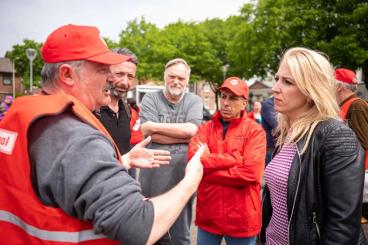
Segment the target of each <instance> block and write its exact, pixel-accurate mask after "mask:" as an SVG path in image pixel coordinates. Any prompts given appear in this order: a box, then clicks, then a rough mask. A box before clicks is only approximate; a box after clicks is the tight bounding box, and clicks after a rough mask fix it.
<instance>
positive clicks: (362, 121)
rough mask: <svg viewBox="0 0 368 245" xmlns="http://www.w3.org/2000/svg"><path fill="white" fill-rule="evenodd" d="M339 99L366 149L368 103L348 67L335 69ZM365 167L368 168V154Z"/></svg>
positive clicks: (367, 214)
mask: <svg viewBox="0 0 368 245" xmlns="http://www.w3.org/2000/svg"><path fill="white" fill-rule="evenodd" d="M335 78H336V82H337V83H338V86H337V100H338V102H339V105H340V115H341V118H342V120H343V121H344V122H346V124H347V125H348V126H349V127H350V128H351V129H352V130H353V131H354V132H355V134H356V135H357V137H358V139H359V141H360V143H361V144H362V146H363V147H364V149H366V151H367V149H368V105H367V103H366V102H365V101H364V100H362V99H360V98H359V97H358V96H356V94H355V91H356V90H357V85H358V81H357V79H356V75H355V73H354V72H353V71H351V70H349V69H346V68H338V69H336V70H335ZM365 169H366V170H367V169H368V155H367V154H366V160H365ZM364 201H368V200H364ZM363 216H364V217H362V219H361V221H362V223H368V220H367V218H368V204H367V203H363Z"/></svg>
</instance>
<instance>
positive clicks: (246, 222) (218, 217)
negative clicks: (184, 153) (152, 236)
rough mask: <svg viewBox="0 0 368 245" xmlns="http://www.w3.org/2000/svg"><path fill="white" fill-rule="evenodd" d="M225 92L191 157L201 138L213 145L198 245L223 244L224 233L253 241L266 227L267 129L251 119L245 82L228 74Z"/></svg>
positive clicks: (201, 190)
mask: <svg viewBox="0 0 368 245" xmlns="http://www.w3.org/2000/svg"><path fill="white" fill-rule="evenodd" d="M220 92H221V97H220V110H219V111H218V112H217V113H216V114H215V115H214V116H213V118H212V120H211V121H208V122H206V123H204V124H202V125H201V126H200V127H199V129H198V132H197V134H196V135H195V136H194V137H193V138H192V140H191V141H190V143H189V150H188V152H189V153H188V156H189V158H191V157H192V156H193V155H194V154H195V150H197V149H198V147H199V145H201V144H202V143H205V144H206V145H207V146H208V147H207V149H206V150H205V152H204V154H203V155H202V157H201V161H202V164H203V170H204V172H203V178H202V181H201V183H200V185H199V187H198V192H197V208H196V221H195V223H196V225H197V226H198V236H197V244H198V245H207V244H221V240H222V239H223V238H225V240H226V244H228V245H235V244H245V245H254V244H255V241H256V235H257V234H258V233H259V232H260V229H261V196H260V190H261V177H262V174H263V168H264V160H265V154H266V137H265V132H264V130H263V129H262V127H261V126H260V125H259V124H258V123H256V122H255V121H254V120H252V119H249V118H247V113H246V111H245V108H246V105H247V100H248V92H249V88H248V86H247V84H246V83H245V81H243V80H241V79H239V78H237V77H229V78H228V79H226V80H225V81H224V83H223V84H222V86H221V87H220Z"/></svg>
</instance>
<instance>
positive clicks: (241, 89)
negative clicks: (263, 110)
mask: <svg viewBox="0 0 368 245" xmlns="http://www.w3.org/2000/svg"><path fill="white" fill-rule="evenodd" d="M225 88H227V89H229V90H230V91H231V92H233V93H234V94H235V95H236V96H242V97H244V98H246V99H248V93H249V88H248V85H247V83H246V82H245V81H244V80H241V79H240V78H238V77H229V78H227V79H226V80H225V81H224V83H223V84H222V85H221V87H220V88H219V90H221V89H225Z"/></svg>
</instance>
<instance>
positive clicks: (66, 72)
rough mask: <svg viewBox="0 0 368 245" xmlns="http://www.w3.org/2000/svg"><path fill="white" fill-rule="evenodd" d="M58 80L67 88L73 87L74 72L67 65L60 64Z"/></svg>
mask: <svg viewBox="0 0 368 245" xmlns="http://www.w3.org/2000/svg"><path fill="white" fill-rule="evenodd" d="M58 74H59V80H60V81H61V83H63V84H64V85H67V86H69V87H71V86H73V85H74V76H75V71H74V70H73V68H72V67H71V66H70V65H68V64H62V65H61V66H60V67H59V73H58Z"/></svg>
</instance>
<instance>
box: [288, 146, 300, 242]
mask: <svg viewBox="0 0 368 245" xmlns="http://www.w3.org/2000/svg"><path fill="white" fill-rule="evenodd" d="M296 152H297V154H298V159H299V165H301V162H302V160H301V157H300V152H299V149H298V146H296ZM300 178H301V166H299V174H298V182H297V185H296V191H295V196H294V201H293V207H292V209H291V214H290V219H289V223H288V244H290V223H291V220H292V219H293V214H294V209H295V203H296V197H297V196H298V190H299V185H300Z"/></svg>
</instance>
